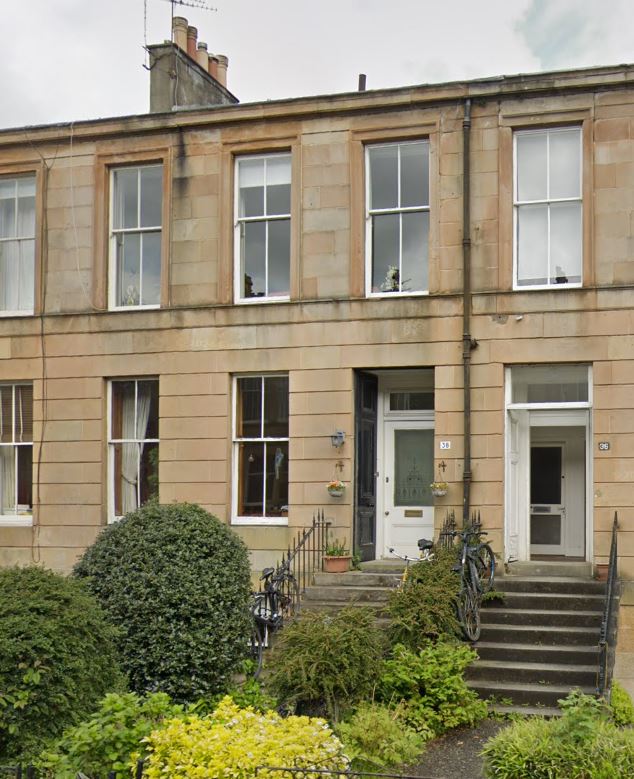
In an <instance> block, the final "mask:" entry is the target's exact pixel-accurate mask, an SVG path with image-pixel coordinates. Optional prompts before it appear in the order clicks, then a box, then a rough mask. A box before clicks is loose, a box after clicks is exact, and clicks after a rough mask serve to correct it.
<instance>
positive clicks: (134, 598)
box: [75, 502, 251, 702]
mask: <svg viewBox="0 0 634 779" xmlns="http://www.w3.org/2000/svg"><path fill="white" fill-rule="evenodd" d="M75 574H76V576H78V577H80V578H82V579H86V580H87V582H88V584H89V586H90V588H91V589H92V591H93V592H94V594H95V595H96V597H97V599H98V600H99V601H100V602H101V604H102V605H103V607H104V609H105V610H106V612H107V614H108V616H109V618H110V620H111V621H112V622H113V624H115V625H116V626H117V627H119V628H120V630H121V632H122V635H123V639H122V644H121V650H122V656H123V664H124V669H125V670H126V671H127V673H128V675H129V678H130V686H131V688H132V689H133V690H134V691H135V692H138V693H143V692H148V691H149V692H156V691H158V690H160V691H162V692H166V693H168V694H169V695H170V696H171V697H172V698H173V699H174V700H176V701H181V702H182V701H193V700H196V699H197V698H201V697H205V696H208V695H210V694H214V693H215V692H223V691H225V690H226V689H227V686H228V684H229V681H230V679H231V674H232V672H233V671H234V670H235V669H236V667H237V666H238V665H239V663H240V662H241V660H242V658H243V656H244V654H245V651H246V648H247V641H246V639H245V636H248V635H249V634H250V619H251V617H250V613H249V609H248V601H249V598H250V590H251V587H250V575H249V563H248V557H247V551H246V547H245V546H244V544H243V543H242V541H241V540H240V539H239V538H238V536H237V535H235V533H233V531H232V530H231V529H230V528H228V527H227V526H226V525H224V524H223V523H222V522H220V521H219V520H218V519H216V518H215V517H213V516H211V514H208V513H207V512H206V511H204V510H203V509H202V508H200V507H199V506H193V505H189V504H173V505H169V506H161V505H159V504H158V503H154V502H151V503H148V504H146V505H145V506H143V507H142V508H140V509H138V510H137V511H135V512H132V513H130V514H128V515H127V516H126V517H124V518H123V519H122V520H121V521H119V522H117V523H116V524H113V525H110V526H109V527H107V528H105V529H104V530H103V531H102V533H101V535H100V536H99V537H98V538H97V540H96V541H95V543H94V544H93V545H92V546H91V547H89V548H88V549H87V550H86V552H85V554H84V556H83V558H82V559H81V560H80V562H79V563H78V564H77V565H76V567H75Z"/></svg>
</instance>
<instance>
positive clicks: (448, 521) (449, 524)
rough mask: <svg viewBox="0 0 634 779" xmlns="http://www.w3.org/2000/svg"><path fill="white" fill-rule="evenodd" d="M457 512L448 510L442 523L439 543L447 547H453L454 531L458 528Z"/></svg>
mask: <svg viewBox="0 0 634 779" xmlns="http://www.w3.org/2000/svg"><path fill="white" fill-rule="evenodd" d="M456 527H457V525H456V512H455V511H453V510H452V511H448V512H447V514H446V516H445V519H444V521H443V523H442V527H441V529H440V533H439V534H438V541H437V545H438V546H442V547H444V548H445V549H451V547H452V546H453V539H454V535H453V534H454V531H455V530H456Z"/></svg>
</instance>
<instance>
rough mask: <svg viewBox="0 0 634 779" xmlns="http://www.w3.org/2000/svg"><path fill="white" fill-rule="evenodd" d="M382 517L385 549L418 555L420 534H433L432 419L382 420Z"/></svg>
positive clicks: (430, 535) (421, 535) (425, 535)
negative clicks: (408, 420)
mask: <svg viewBox="0 0 634 779" xmlns="http://www.w3.org/2000/svg"><path fill="white" fill-rule="evenodd" d="M384 479H385V484H384V489H383V495H384V521H385V533H384V538H385V541H386V544H385V545H386V552H387V549H389V548H390V547H394V548H395V549H396V550H397V551H398V552H399V553H400V554H408V555H417V554H418V547H417V543H416V542H417V541H418V539H419V538H432V537H433V532H434V505H433V498H432V494H431V490H430V487H429V485H430V484H431V482H432V481H433V480H434V426H433V422H431V421H429V422H427V421H425V422H423V421H421V422H411V421H410V422H407V421H387V422H386V423H385V476H384Z"/></svg>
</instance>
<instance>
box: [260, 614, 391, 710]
mask: <svg viewBox="0 0 634 779" xmlns="http://www.w3.org/2000/svg"><path fill="white" fill-rule="evenodd" d="M383 649H384V637H383V634H382V633H381V631H380V630H379V628H377V627H376V625H375V619H374V614H373V613H372V611H370V610H369V609H360V608H355V607H349V608H346V609H342V610H341V611H339V612H337V613H335V614H327V613H321V612H315V613H308V614H304V615H302V618H301V620H300V621H299V622H295V623H293V624H291V625H289V626H288V627H287V628H284V630H283V631H282V632H281V633H280V637H279V639H277V640H276V645H275V647H274V649H273V655H272V657H271V661H270V663H269V665H270V668H271V675H270V677H269V680H268V681H269V687H270V689H271V690H272V691H273V694H274V695H276V697H277V698H279V700H280V701H281V702H283V703H290V704H293V705H295V706H296V710H297V711H298V712H299V713H303V714H327V715H328V716H329V717H331V718H332V719H333V720H335V721H336V720H337V719H339V716H340V714H341V713H342V712H343V711H344V710H345V709H346V707H348V706H352V705H354V704H355V703H356V702H357V701H360V700H361V699H362V698H364V697H366V696H369V695H370V693H371V692H372V689H373V687H374V685H375V683H376V680H377V678H378V676H379V674H380V670H381V664H382V658H383Z"/></svg>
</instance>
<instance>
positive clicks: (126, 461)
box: [121, 392, 139, 514]
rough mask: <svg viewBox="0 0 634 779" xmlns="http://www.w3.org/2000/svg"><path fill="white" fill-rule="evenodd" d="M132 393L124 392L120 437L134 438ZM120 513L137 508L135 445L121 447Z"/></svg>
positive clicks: (136, 455)
mask: <svg viewBox="0 0 634 779" xmlns="http://www.w3.org/2000/svg"><path fill="white" fill-rule="evenodd" d="M134 412H135V399H134V392H131V393H128V392H126V393H125V395H124V396H123V399H122V404H121V437H122V438H123V439H134V438H136V430H135V428H134V422H135V419H134V417H135V414H134ZM121 449H122V452H121V511H122V513H123V514H127V513H128V511H134V510H135V509H136V508H137V481H138V475H139V468H138V457H139V447H138V445H137V444H122V445H121Z"/></svg>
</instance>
